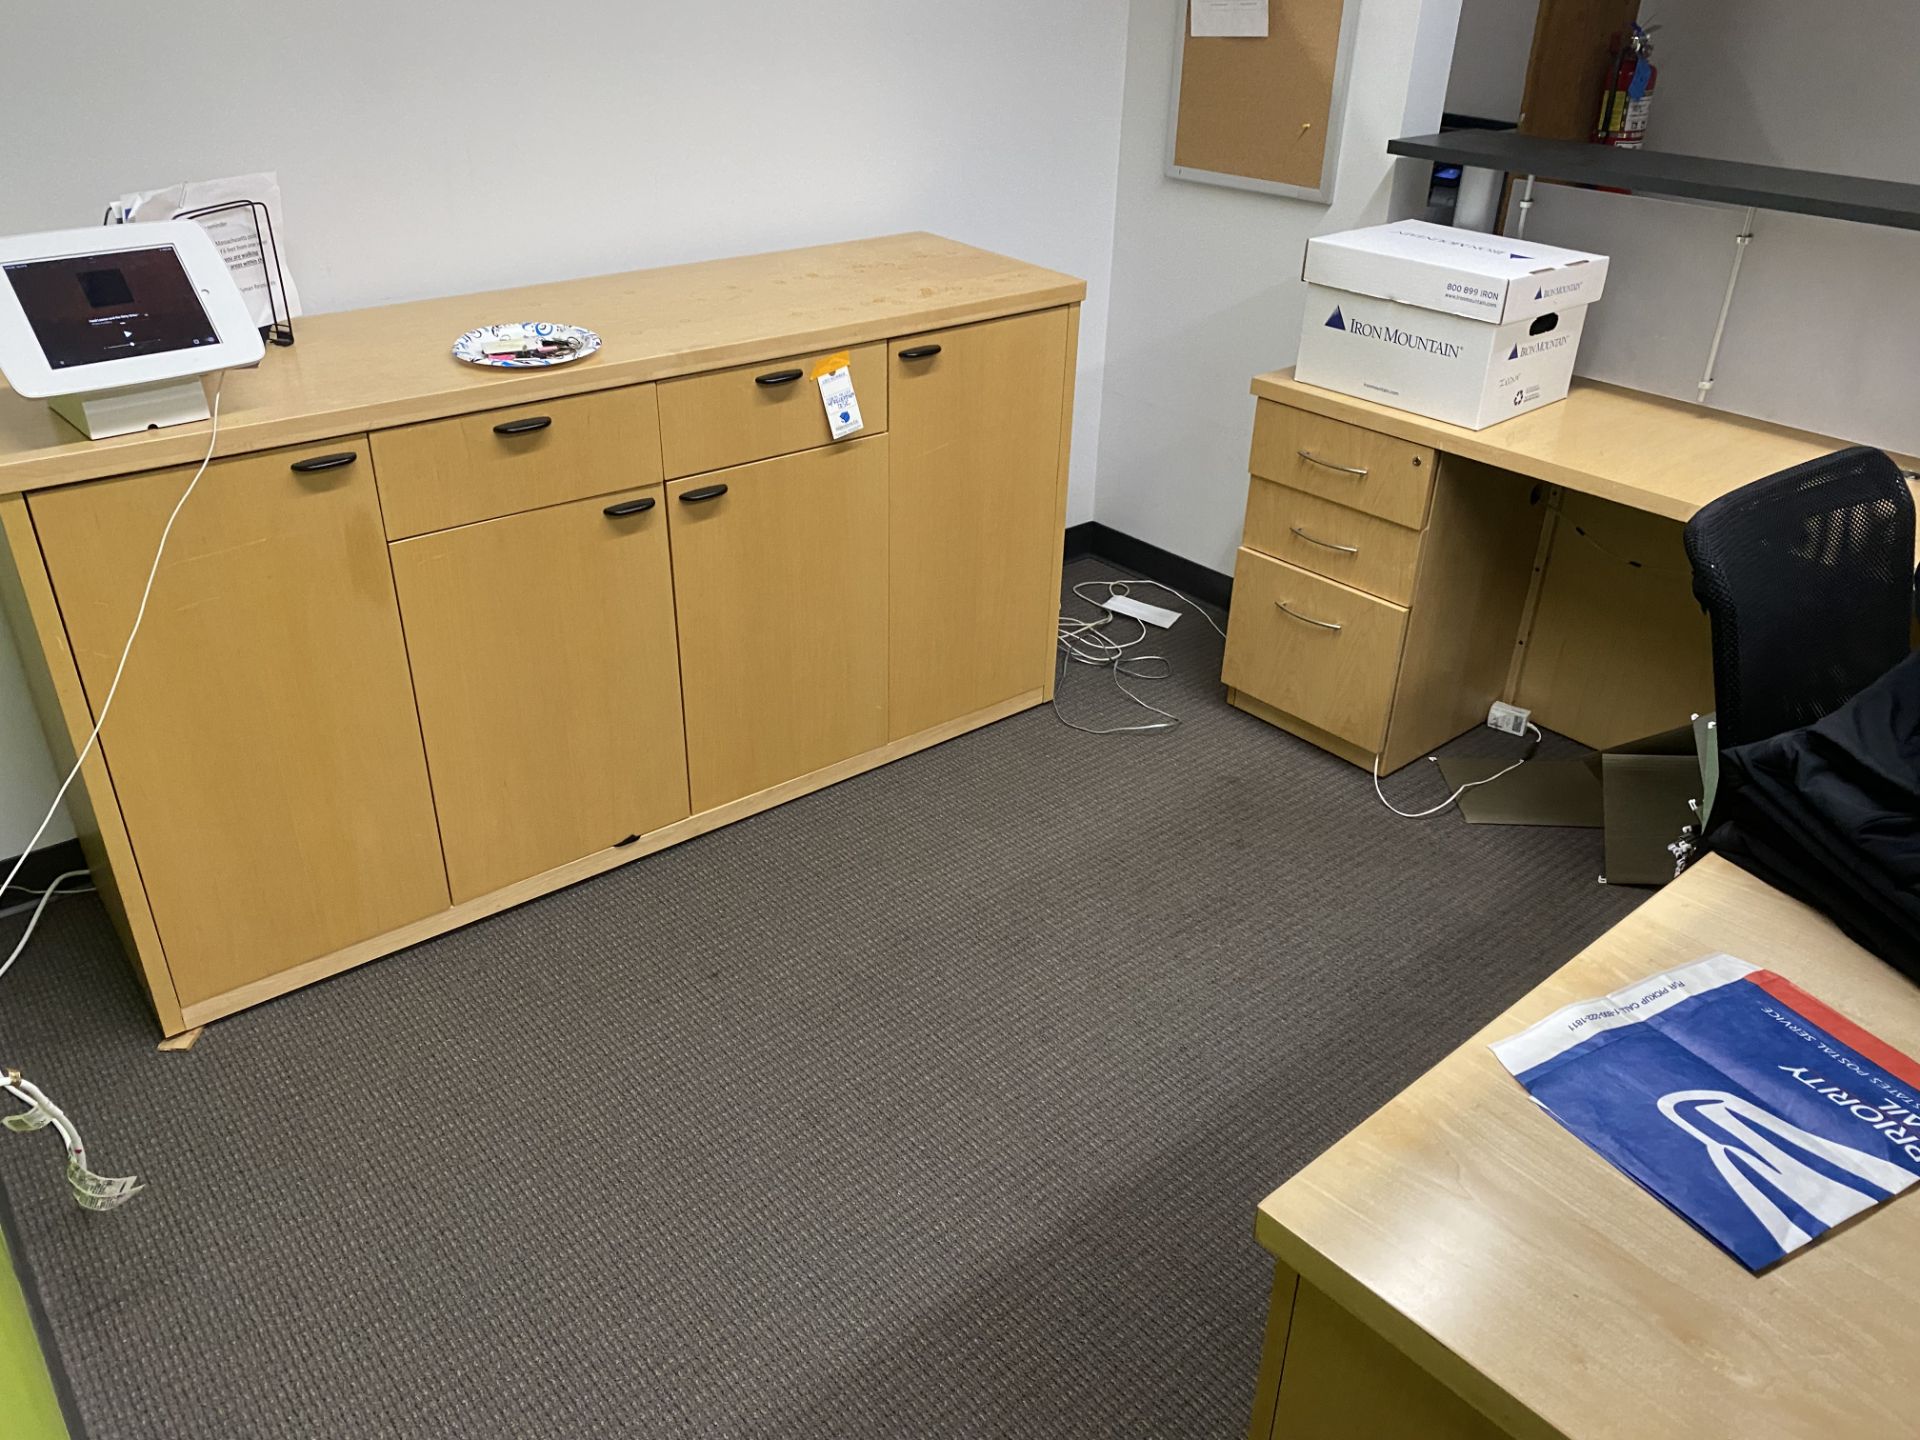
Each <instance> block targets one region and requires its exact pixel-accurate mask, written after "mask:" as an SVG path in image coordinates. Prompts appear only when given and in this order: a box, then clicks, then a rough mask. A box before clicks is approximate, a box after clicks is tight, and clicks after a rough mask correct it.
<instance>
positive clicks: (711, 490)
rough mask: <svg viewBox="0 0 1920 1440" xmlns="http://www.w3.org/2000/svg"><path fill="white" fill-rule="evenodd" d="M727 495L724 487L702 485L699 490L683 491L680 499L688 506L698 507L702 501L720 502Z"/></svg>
mask: <svg viewBox="0 0 1920 1440" xmlns="http://www.w3.org/2000/svg"><path fill="white" fill-rule="evenodd" d="M726 493H727V487H726V486H724V485H702V486H701V487H700V488H699V489H698V490H682V491H681V492H680V499H681V500H682V501H683V502H685V503H686V504H688V505H698V504H699V503H700V502H701V501H702V500H718V499H719V498H720V497H721V496H722V495H724V494H726Z"/></svg>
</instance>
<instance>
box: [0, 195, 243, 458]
mask: <svg viewBox="0 0 1920 1440" xmlns="http://www.w3.org/2000/svg"><path fill="white" fill-rule="evenodd" d="M0 277H3V278H0V373H4V374H5V376H6V378H7V383H8V384H10V385H11V386H12V387H13V389H14V391H15V392H16V393H17V394H20V395H23V396H26V397H28V398H31V399H40V400H46V401H47V402H48V403H49V404H50V405H51V406H52V408H53V411H54V413H55V414H56V415H59V416H60V417H61V418H62V419H64V420H66V421H67V422H68V423H69V424H71V425H72V426H73V427H74V428H75V429H77V430H78V431H79V432H80V433H81V434H83V435H85V436H87V437H88V438H89V439H93V440H101V439H105V438H106V437H108V436H110V435H126V434H130V433H132V432H134V431H139V430H150V429H154V428H157V427H159V426H163V425H185V424H191V423H192V422H194V421H196V420H205V419H207V418H208V415H209V411H208V406H207V396H206V390H205V387H204V386H203V385H202V384H201V377H202V376H203V375H207V374H209V373H212V372H214V371H217V370H226V369H232V368H235V367H239V366H249V365H257V364H258V363H259V362H260V359H261V357H262V356H263V355H264V354H265V353H266V349H265V346H264V345H263V344H262V343H261V339H260V332H259V331H258V329H256V328H255V326H254V322H253V315H252V312H251V311H250V310H249V308H248V306H247V302H246V300H245V299H244V297H242V295H241V294H240V287H239V286H238V285H237V284H235V283H234V279H233V275H232V272H230V271H229V270H228V269H227V266H226V262H225V261H223V260H222V259H221V258H220V252H219V251H218V250H217V249H216V248H215V246H214V243H213V241H212V239H211V238H210V237H209V236H208V235H207V232H206V231H204V230H202V229H201V228H200V227H199V226H198V225H196V224H194V223H193V222H192V221H191V220H162V221H153V222H147V223H137V224H131V225H113V226H103V227H101V228H99V229H87V230H55V231H50V232H47V233H45V234H40V235H17V236H12V237H9V238H4V239H0Z"/></svg>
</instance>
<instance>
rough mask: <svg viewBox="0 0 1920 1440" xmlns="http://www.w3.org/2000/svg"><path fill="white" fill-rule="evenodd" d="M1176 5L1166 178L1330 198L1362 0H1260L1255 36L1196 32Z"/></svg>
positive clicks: (1183, 0) (1183, 2) (1184, 0)
mask: <svg viewBox="0 0 1920 1440" xmlns="http://www.w3.org/2000/svg"><path fill="white" fill-rule="evenodd" d="M1174 9H1175V12H1176V16H1177V20H1178V24H1179V26H1180V36H1179V43H1178V44H1176V45H1175V46H1174V62H1173V103H1172V105H1171V106H1170V107H1169V110H1170V113H1169V115H1168V117H1167V174H1169V175H1171V176H1173V177H1174V178H1175V179H1179V180H1198V181H1202V182H1204V183H1207V184H1212V185H1228V186H1232V187H1234V188H1236V189H1241V190H1263V191H1267V192H1269V193H1271V194H1275V195H1288V196H1292V197H1294V198H1296V199H1303V200H1317V201H1319V202H1321V203H1322V204H1325V203H1327V202H1328V201H1330V200H1332V198H1333V176H1334V166H1335V164H1336V163H1337V162H1338V160H1339V156H1340V120H1341V116H1342V114H1343V113H1344V111H1345V109H1346V90H1347V83H1346V82H1347V60H1348V56H1349V55H1350V54H1351V53H1352V51H1353V28H1354V25H1355V23H1356V22H1357V20H1358V18H1359V12H1360V0H1267V33H1266V35H1265V36H1264V37H1260V38H1242V37H1237V36H1236V37H1231V38H1228V37H1195V36H1194V35H1192V34H1191V27H1190V25H1189V23H1188V0H1176V4H1175V6H1174Z"/></svg>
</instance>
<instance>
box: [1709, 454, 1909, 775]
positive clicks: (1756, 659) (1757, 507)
mask: <svg viewBox="0 0 1920 1440" xmlns="http://www.w3.org/2000/svg"><path fill="white" fill-rule="evenodd" d="M1913 535H1914V509H1913V494H1912V492H1911V491H1909V490H1908V489H1907V482H1906V480H1905V479H1904V477H1902V475H1901V473H1900V470H1899V467H1897V466H1896V465H1895V464H1894V463H1893V461H1891V460H1889V459H1888V458H1887V457H1886V456H1885V455H1884V454H1882V453H1881V452H1880V451H1878V450H1868V449H1864V448H1855V449H1852V450H1840V451H1837V452H1835V453H1834V454H1832V455H1828V456H1825V457H1824V458H1822V459H1819V460H1809V461H1808V462H1807V463H1806V464H1804V465H1796V466H1794V468H1793V469H1791V470H1782V471H1781V472H1780V473H1779V474H1777V475H1769V476H1768V477H1767V478H1766V479H1764V480H1756V481H1754V482H1753V483H1752V484H1751V485H1743V486H1742V487H1741V488H1740V489H1738V490H1736V491H1734V492H1733V493H1732V494H1731V495H1724V496H1722V497H1721V498H1720V499H1718V500H1715V501H1713V502H1712V503H1711V504H1709V505H1707V506H1706V507H1705V508H1704V509H1702V510H1701V511H1700V513H1699V514H1697V515H1695V516H1694V517H1693V519H1691V520H1690V521H1688V522H1687V530H1686V542H1687V558H1688V559H1689V560H1690V561H1692V563H1693V593H1694V595H1695V596H1697V597H1698V599H1699V601H1700V604H1701V606H1702V607H1703V608H1704V609H1705V610H1706V612H1707V617H1708V619H1709V621H1710V622H1711V624H1712V628H1713V689H1714V703H1715V707H1716V712H1717V715H1718V722H1717V729H1718V732H1719V741H1720V744H1721V746H1722V747H1723V748H1724V747H1726V746H1730V745H1745V744H1747V743H1749V742H1751V741H1754V740H1765V739H1768V738H1770V737H1771V736H1774V735H1778V734H1780V733H1781V732H1783V731H1786V730H1792V729H1795V728H1796V727H1798V726H1801V725H1810V724H1812V723H1813V722H1814V721H1815V720H1818V719H1819V718H1820V717H1821V716H1823V715H1826V714H1828V713H1829V712H1831V711H1833V710H1836V709H1838V708H1839V707H1840V706H1842V705H1844V704H1845V703H1846V702H1847V701H1848V700H1850V699H1852V698H1853V697H1854V695H1856V694H1857V693H1858V692H1859V691H1861V690H1863V689H1865V688H1866V687H1867V686H1868V685H1870V684H1872V683H1873V682H1874V681H1875V680H1877V679H1879V678H1880V677H1881V676H1882V675H1884V674H1885V673H1886V672H1887V671H1888V670H1890V669H1892V668H1893V666H1895V665H1896V664H1898V663H1899V662H1900V661H1901V660H1902V659H1904V658H1905V657H1906V654H1907V651H1908V648H1909V647H1908V639H1909V635H1908V626H1909V624H1910V619H1909V617H1910V616H1911V615H1912V614H1913V598H1914V596H1913V589H1914V553H1913Z"/></svg>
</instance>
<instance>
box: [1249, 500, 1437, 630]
mask: <svg viewBox="0 0 1920 1440" xmlns="http://www.w3.org/2000/svg"><path fill="white" fill-rule="evenodd" d="M1420 537H1421V532H1420V531H1418V530H1409V529H1407V528H1406V527H1405V526H1402V525H1395V524H1393V523H1392V522H1391V521H1387V520H1382V519H1380V518H1378V517H1377V516H1373V515H1368V514H1365V513H1364V512H1362V511H1359V510H1349V509H1348V508H1347V507H1346V506H1344V505H1335V504H1334V503H1333V502H1332V501H1331V500H1322V499H1321V498H1320V497H1319V496H1317V495H1309V494H1307V492H1306V491H1304V490H1293V489H1290V488H1288V487H1287V486H1285V485H1276V484H1274V482H1273V481H1271V480H1262V479H1261V478H1260V477H1259V476H1257V475H1256V476H1254V478H1253V481H1252V483H1251V484H1250V485H1249V486H1248V488H1247V529H1246V537H1245V541H1244V543H1245V544H1246V545H1247V547H1248V548H1249V549H1253V550H1258V551H1260V552H1261V553H1262V554H1264V555H1271V556H1273V557H1274V559H1276V560H1285V561H1287V562H1288V563H1289V564H1293V565H1298V566H1299V567H1300V568H1301V569H1303V570H1311V571H1313V572H1314V573H1315V574H1316V575H1325V576H1328V577H1330V578H1331V579H1334V580H1339V581H1341V582H1342V583H1344V584H1347V585H1351V586H1353V587H1354V588H1355V589H1356V590H1365V591H1366V592H1367V593H1368V594H1369V595H1378V596H1380V598H1381V599H1383V600H1391V601H1393V602H1394V603H1395V604H1396V605H1405V604H1406V603H1407V601H1408V600H1409V599H1410V598H1411V597H1412V595H1413V567H1414V562H1415V561H1416V560H1418V559H1419V557H1420Z"/></svg>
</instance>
